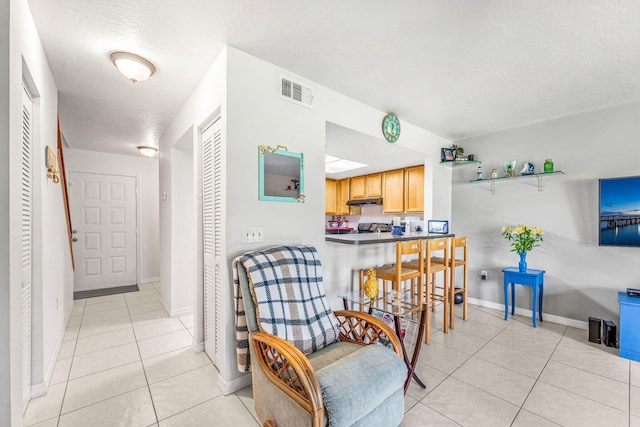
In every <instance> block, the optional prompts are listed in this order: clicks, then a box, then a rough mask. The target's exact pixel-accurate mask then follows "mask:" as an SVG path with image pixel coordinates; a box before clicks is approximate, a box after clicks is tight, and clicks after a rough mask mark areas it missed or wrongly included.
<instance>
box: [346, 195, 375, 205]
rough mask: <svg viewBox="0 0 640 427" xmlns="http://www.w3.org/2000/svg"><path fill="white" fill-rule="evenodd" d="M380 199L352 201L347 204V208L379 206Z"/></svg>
mask: <svg viewBox="0 0 640 427" xmlns="http://www.w3.org/2000/svg"><path fill="white" fill-rule="evenodd" d="M381 204H382V197H375V198H373V199H353V200H349V201H348V202H347V205H349V206H364V205H381Z"/></svg>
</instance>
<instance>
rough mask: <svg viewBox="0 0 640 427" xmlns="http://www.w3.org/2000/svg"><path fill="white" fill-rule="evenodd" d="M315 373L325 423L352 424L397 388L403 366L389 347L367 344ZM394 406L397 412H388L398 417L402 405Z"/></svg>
mask: <svg viewBox="0 0 640 427" xmlns="http://www.w3.org/2000/svg"><path fill="white" fill-rule="evenodd" d="M316 375H317V377H318V382H319V383H320V389H321V390H322V398H323V401H324V405H325V410H326V416H327V418H328V420H329V423H328V425H329V426H331V427H342V426H350V425H352V424H354V423H356V422H357V421H358V420H360V419H361V418H363V417H365V416H366V415H367V414H368V413H370V412H371V411H373V410H374V409H376V408H377V407H378V406H380V405H381V404H382V403H383V402H384V401H385V400H387V398H388V397H390V396H392V395H393V394H394V393H396V392H398V391H399V390H401V389H402V386H403V385H404V381H405V380H406V379H407V367H406V365H405V363H404V360H402V358H401V357H400V356H398V355H397V354H396V353H395V352H394V351H393V350H390V349H389V348H387V347H384V346H381V345H368V346H364V347H362V348H361V349H360V350H358V351H356V352H354V353H351V354H349V355H347V356H345V357H343V358H342V359H340V360H338V361H337V362H335V363H332V364H330V365H328V366H325V367H324V368H322V369H320V370H318V371H316ZM400 393H401V394H402V392H400ZM392 400H394V402H395V400H397V399H392ZM393 406H394V407H395V406H398V405H393ZM398 408H399V409H398ZM398 408H396V411H398V410H399V414H390V415H391V417H392V418H394V417H395V418H398V417H399V418H400V419H402V414H403V412H404V405H400V406H399V407H398Z"/></svg>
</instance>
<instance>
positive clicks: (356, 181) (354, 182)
mask: <svg viewBox="0 0 640 427" xmlns="http://www.w3.org/2000/svg"><path fill="white" fill-rule="evenodd" d="M365 180H366V176H365V175H361V176H354V177H353V178H351V182H350V196H349V197H350V198H351V199H364V198H365V197H366V195H367V187H366V185H365Z"/></svg>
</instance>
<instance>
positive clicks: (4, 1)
mask: <svg viewBox="0 0 640 427" xmlns="http://www.w3.org/2000/svg"><path fill="white" fill-rule="evenodd" d="M9 69H10V58H9V0H0V171H2V172H1V173H2V175H1V177H0V283H2V285H1V286H0V419H3V420H11V409H12V407H14V408H16V409H18V408H19V406H18V405H19V404H20V402H19V400H20V399H19V397H16V399H12V394H11V391H12V388H14V387H12V385H13V384H12V382H13V381H19V378H18V377H17V376H16V375H13V376H12V375H11V357H12V355H13V354H15V353H16V352H15V350H13V349H12V347H11V344H12V343H13V342H14V341H16V340H15V339H13V336H12V332H13V331H14V330H15V327H14V325H13V324H12V322H11V321H12V319H14V318H15V315H14V313H13V312H12V311H11V310H10V305H11V304H10V303H11V289H13V280H12V274H11V273H10V270H9V266H10V264H11V263H10V262H9V254H10V253H11V245H10V244H9V223H10V220H9V217H10V213H11V211H12V210H11V209H10V205H9V196H10V188H9V177H10V176H11V174H10V171H9V159H10V157H9V155H10V150H9V140H10V136H9V135H10V126H9V122H10V120H9V106H10V104H11V103H10V102H9V93H10V79H9ZM7 284H9V286H7ZM16 342H18V343H19V341H16ZM11 350H13V351H11ZM17 396H20V395H19V394H18V395H17Z"/></svg>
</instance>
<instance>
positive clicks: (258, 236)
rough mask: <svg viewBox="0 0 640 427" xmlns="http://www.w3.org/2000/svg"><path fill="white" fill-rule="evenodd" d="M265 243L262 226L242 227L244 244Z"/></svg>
mask: <svg viewBox="0 0 640 427" xmlns="http://www.w3.org/2000/svg"><path fill="white" fill-rule="evenodd" d="M260 242H264V230H263V227H262V226H257V227H242V243H260Z"/></svg>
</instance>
